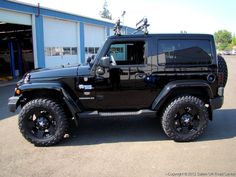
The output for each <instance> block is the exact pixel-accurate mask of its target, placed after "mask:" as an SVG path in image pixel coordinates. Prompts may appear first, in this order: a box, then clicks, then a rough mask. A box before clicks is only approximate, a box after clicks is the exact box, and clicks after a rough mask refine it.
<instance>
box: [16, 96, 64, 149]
mask: <svg viewBox="0 0 236 177" xmlns="http://www.w3.org/2000/svg"><path fill="white" fill-rule="evenodd" d="M19 128H20V131H21V133H22V135H23V136H24V137H25V138H26V139H27V140H28V141H29V142H31V143H33V144H35V145H37V146H50V145H53V144H56V143H58V142H59V141H61V140H62V139H63V137H64V135H65V133H66V130H67V128H68V121H67V118H66V115H65V112H64V109H63V108H62V107H61V106H60V105H59V104H58V103H56V102H55V101H53V100H50V99H35V100H32V101H30V102H28V103H27V104H26V105H25V106H24V107H23V108H22V110H21V112H20V114H19Z"/></svg>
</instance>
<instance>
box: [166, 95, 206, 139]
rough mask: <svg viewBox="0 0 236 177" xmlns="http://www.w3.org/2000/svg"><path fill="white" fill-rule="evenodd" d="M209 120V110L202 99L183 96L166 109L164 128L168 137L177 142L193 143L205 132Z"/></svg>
mask: <svg viewBox="0 0 236 177" xmlns="http://www.w3.org/2000/svg"><path fill="white" fill-rule="evenodd" d="M208 119H209V115H208V110H207V108H206V107H205V104H204V102H203V101H202V100H201V99H199V98H197V97H194V96H182V97H178V98H176V99H174V100H173V101H172V102H171V103H170V104H169V105H168V106H167V108H166V109H165V111H164V113H163V116H162V127H163V130H164V132H165V133H166V135H167V136H168V137H170V138H171V139H173V140H175V141H185V142H186V141H192V140H195V139H196V138H198V137H199V136H200V135H201V134H202V133H203V132H204V130H205V129H206V127H207V125H208Z"/></svg>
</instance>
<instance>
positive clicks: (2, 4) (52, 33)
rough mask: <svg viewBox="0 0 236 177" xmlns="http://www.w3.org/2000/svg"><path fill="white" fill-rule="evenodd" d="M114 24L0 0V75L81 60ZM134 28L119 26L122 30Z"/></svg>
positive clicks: (71, 63) (15, 73) (94, 50)
mask: <svg viewBox="0 0 236 177" xmlns="http://www.w3.org/2000/svg"><path fill="white" fill-rule="evenodd" d="M113 27H114V24H113V23H110V22H107V21H102V20H97V19H93V18H88V17H83V16H79V15H73V14H69V13H65V12H59V11H55V10H51V9H46V8H41V7H38V6H32V5H28V4H22V3H16V2H11V1H2V0H0V78H7V77H8V76H9V77H10V78H16V77H17V76H22V75H23V74H24V73H25V72H27V71H29V70H31V69H34V68H44V67H57V66H61V65H74V64H79V63H84V62H85V59H86V58H87V57H88V56H89V55H93V54H96V53H97V51H98V49H99V47H101V46H102V44H103V43H104V41H105V40H106V39H107V37H108V36H110V35H113ZM133 31H134V29H132V28H129V27H123V33H124V34H129V33H131V32H133Z"/></svg>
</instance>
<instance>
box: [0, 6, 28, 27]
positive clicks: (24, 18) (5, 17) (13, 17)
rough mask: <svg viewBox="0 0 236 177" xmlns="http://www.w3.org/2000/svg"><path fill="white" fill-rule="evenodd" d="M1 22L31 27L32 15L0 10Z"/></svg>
mask: <svg viewBox="0 0 236 177" xmlns="http://www.w3.org/2000/svg"><path fill="white" fill-rule="evenodd" d="M0 21H1V22H7V23H14V24H21V25H31V24H32V20H31V15H29V14H23V13H19V12H13V11H9V10H2V9H0Z"/></svg>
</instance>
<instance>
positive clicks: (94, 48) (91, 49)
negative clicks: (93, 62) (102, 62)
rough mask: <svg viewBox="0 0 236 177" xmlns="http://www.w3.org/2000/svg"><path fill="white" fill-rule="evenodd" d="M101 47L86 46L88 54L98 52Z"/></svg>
mask: <svg viewBox="0 0 236 177" xmlns="http://www.w3.org/2000/svg"><path fill="white" fill-rule="evenodd" d="M98 50H99V47H85V53H86V54H97V53H98Z"/></svg>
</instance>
